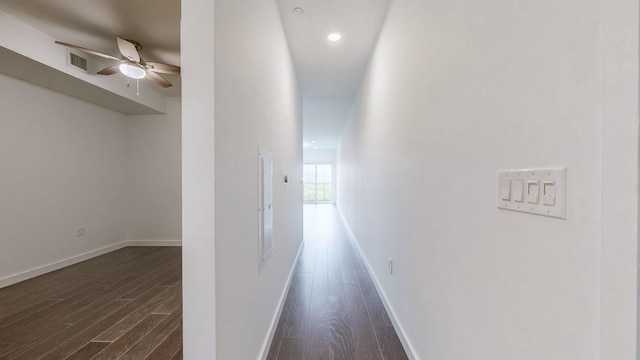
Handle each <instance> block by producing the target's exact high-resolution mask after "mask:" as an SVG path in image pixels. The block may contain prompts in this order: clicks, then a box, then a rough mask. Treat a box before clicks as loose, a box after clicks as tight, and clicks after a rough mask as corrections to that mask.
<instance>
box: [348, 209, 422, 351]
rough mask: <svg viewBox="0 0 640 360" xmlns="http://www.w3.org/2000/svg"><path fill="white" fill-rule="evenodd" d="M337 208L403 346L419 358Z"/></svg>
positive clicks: (358, 244)
mask: <svg viewBox="0 0 640 360" xmlns="http://www.w3.org/2000/svg"><path fill="white" fill-rule="evenodd" d="M336 208H337V209H338V213H339V214H340V218H341V219H342V223H343V224H344V228H345V229H346V230H347V235H348V237H349V240H351V242H352V243H353V245H354V246H355V247H356V250H357V251H358V253H360V257H361V258H362V261H363V262H364V266H365V267H366V268H367V272H368V273H369V276H371V279H372V280H373V284H374V285H375V287H376V290H378V294H380V299H381V300H382V304H383V305H384V308H385V309H386V310H387V314H388V315H389V318H390V319H391V322H392V323H393V327H394V328H395V329H396V333H397V334H398V338H399V339H400V342H401V343H402V346H403V347H404V350H405V352H406V353H407V356H408V357H409V359H411V360H418V358H417V357H416V355H415V353H416V352H415V349H414V347H413V345H411V341H409V338H408V337H407V335H406V332H405V331H404V327H402V324H401V323H400V321H398V318H397V317H396V312H395V311H394V309H393V306H391V304H390V303H389V299H388V298H387V294H386V293H385V292H384V290H383V289H382V286H381V285H380V282H379V281H378V278H377V277H376V274H375V273H374V272H373V271H372V268H371V265H370V263H369V260H368V259H367V257H366V256H365V254H364V252H363V251H362V248H361V247H360V243H359V242H358V240H357V239H356V237H355V235H354V234H353V231H352V230H351V227H350V226H349V223H348V222H347V219H346V218H345V216H344V214H343V213H342V209H340V207H338V206H336Z"/></svg>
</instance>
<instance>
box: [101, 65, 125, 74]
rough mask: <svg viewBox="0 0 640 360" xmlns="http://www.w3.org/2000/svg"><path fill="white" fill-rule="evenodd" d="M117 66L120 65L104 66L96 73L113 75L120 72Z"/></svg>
mask: <svg viewBox="0 0 640 360" xmlns="http://www.w3.org/2000/svg"><path fill="white" fill-rule="evenodd" d="M118 66H120V65H113V66H109V67H107V68H104V69H102V70H100V71H98V74H100V75H113V74H117V73H119V72H120V69H119V68H118Z"/></svg>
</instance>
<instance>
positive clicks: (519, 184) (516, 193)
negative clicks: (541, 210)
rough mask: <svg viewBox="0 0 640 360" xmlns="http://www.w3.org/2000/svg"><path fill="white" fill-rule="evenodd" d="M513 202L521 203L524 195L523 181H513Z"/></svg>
mask: <svg viewBox="0 0 640 360" xmlns="http://www.w3.org/2000/svg"><path fill="white" fill-rule="evenodd" d="M511 195H512V198H513V201H517V202H522V201H523V195H524V180H520V179H516V180H513V189H512V190H511Z"/></svg>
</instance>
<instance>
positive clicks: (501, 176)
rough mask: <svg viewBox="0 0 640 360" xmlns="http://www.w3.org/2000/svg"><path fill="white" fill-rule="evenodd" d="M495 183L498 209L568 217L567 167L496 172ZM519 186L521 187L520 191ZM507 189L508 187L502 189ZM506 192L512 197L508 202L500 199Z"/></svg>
mask: <svg viewBox="0 0 640 360" xmlns="http://www.w3.org/2000/svg"><path fill="white" fill-rule="evenodd" d="M497 180H498V181H497V182H498V192H497V199H498V208H499V209H503V210H512V211H519V212H524V213H530V214H536V215H542V216H549V217H554V218H559V219H566V218H567V216H566V184H567V168H566V167H562V168H542V169H520V170H499V171H498V179H497ZM520 184H523V185H524V186H523V189H522V190H520ZM506 186H509V188H508V189H505V187H506ZM506 191H508V193H510V194H511V196H509V197H508V200H505V198H506V197H505V196H503V195H504V194H505V192H506ZM530 192H531V193H530ZM522 200H524V201H522Z"/></svg>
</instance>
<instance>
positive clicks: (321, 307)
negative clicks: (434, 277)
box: [268, 204, 407, 360]
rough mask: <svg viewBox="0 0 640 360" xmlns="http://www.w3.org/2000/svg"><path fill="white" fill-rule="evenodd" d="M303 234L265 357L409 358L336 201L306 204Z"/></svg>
mask: <svg viewBox="0 0 640 360" xmlns="http://www.w3.org/2000/svg"><path fill="white" fill-rule="evenodd" d="M304 238H305V245H304V248H303V250H302V254H301V255H300V259H299V260H298V263H297V265H296V270H295V274H294V276H293V280H292V283H291V288H290V289H289V294H288V296H287V300H286V302H285V304H284V308H283V310H282V315H281V316H280V321H279V323H278V327H277V329H276V333H275V336H274V339H273V342H272V344H271V348H270V351H269V356H268V359H270V360H276V359H277V360H289V359H291V360H293V359H296V360H300V359H393V360H396V359H398V360H399V359H407V356H406V354H405V352H404V350H403V348H402V344H401V343H400V340H399V339H398V336H397V335H396V332H395V330H394V328H393V325H392V324H391V321H390V320H389V317H388V315H387V313H386V311H385V309H384V306H383V305H382V301H381V300H380V297H379V296H378V293H377V292H376V289H375V287H374V285H373V282H372V280H371V278H370V277H369V274H368V273H367V270H366V268H365V265H364V263H363V262H362V260H361V259H360V256H359V255H358V253H357V251H356V250H355V248H354V246H353V245H352V244H351V242H350V241H349V238H348V236H347V234H346V231H345V229H344V226H343V224H342V221H341V220H340V216H339V214H338V211H337V209H336V207H335V206H334V205H328V204H327V205H308V204H305V205H304Z"/></svg>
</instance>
